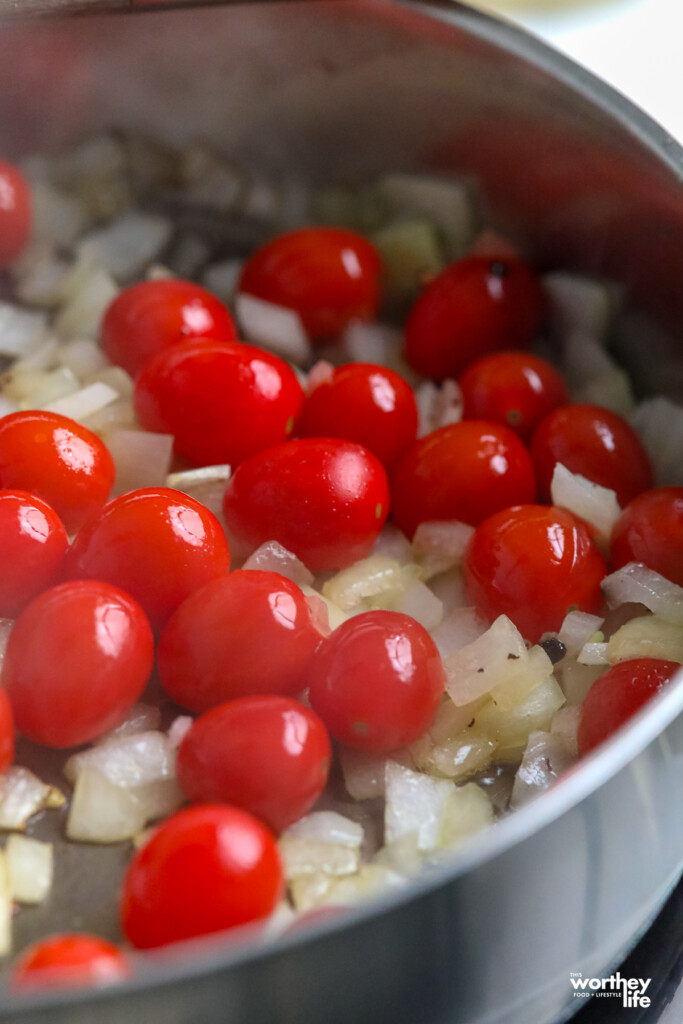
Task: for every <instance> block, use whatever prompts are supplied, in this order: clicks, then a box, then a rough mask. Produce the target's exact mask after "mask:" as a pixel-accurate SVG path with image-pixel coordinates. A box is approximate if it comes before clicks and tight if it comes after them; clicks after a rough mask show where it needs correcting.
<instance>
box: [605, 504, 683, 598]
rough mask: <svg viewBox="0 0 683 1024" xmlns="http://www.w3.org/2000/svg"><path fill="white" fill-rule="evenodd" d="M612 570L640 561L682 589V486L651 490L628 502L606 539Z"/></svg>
mask: <svg viewBox="0 0 683 1024" xmlns="http://www.w3.org/2000/svg"><path fill="white" fill-rule="evenodd" d="M610 554H611V557H612V567H613V568H614V569H619V568H621V566H622V565H626V563H627V562H642V563H643V565H646V566H647V567H648V569H654V571H655V572H658V573H661V575H662V576H665V577H666V578H667V579H668V580H671V581H672V582H673V583H677V584H678V586H679V587H683V487H655V488H653V489H652V490H651V491H643V492H642V494H639V495H638V497H637V498H634V499H633V501H631V502H629V503H628V505H627V506H626V508H625V509H624V511H623V512H622V513H621V515H620V517H619V519H618V520H617V521H616V523H615V524H614V529H613V530H612V536H611V538H610Z"/></svg>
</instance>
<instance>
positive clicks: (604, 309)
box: [542, 271, 619, 339]
mask: <svg viewBox="0 0 683 1024" xmlns="http://www.w3.org/2000/svg"><path fill="white" fill-rule="evenodd" d="M542 283H543V289H544V291H545V293H546V295H547V297H548V300H549V302H548V312H549V321H550V325H551V329H552V330H553V333H554V334H555V335H556V337H558V338H561V339H567V338H569V337H570V336H571V335H572V334H574V333H578V334H583V335H587V336H588V337H590V338H596V339H599V338H604V337H605V335H606V334H607V329H608V327H609V325H610V323H611V321H612V319H613V316H614V311H615V309H616V308H617V306H618V302H619V291H618V289H617V288H616V287H615V285H613V284H609V283H606V282H605V281H603V280H601V281H598V280H596V279H594V278H589V277H580V276H579V275H578V274H572V273H567V272H566V271H554V272H553V273H550V274H546V275H545V277H544V278H543V282H542Z"/></svg>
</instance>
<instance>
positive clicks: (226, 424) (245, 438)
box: [134, 342, 304, 466]
mask: <svg viewBox="0 0 683 1024" xmlns="http://www.w3.org/2000/svg"><path fill="white" fill-rule="evenodd" d="M303 401H304V394H303V391H302V388H301V385H300V384H299V381H298V380H297V378H296V374H295V373H294V371H293V370H292V369H291V368H290V367H289V366H288V365H287V363H285V362H284V360H282V359H279V358H278V357H277V356H274V355H271V354H270V353H269V352H265V351H263V349H259V348H255V347H254V346H253V345H242V344H240V343H239V342H238V343H235V344H227V345H221V344H217V343H210V342H206V343H205V344H203V345H201V346H200V345H196V344H193V343H191V342H190V343H187V342H185V343H184V344H179V345H175V346H174V347H173V348H171V349H167V350H165V351H163V352H160V353H159V354H158V355H156V356H153V357H152V358H151V359H149V360H148V361H147V362H146V363H145V364H144V366H143V367H142V369H141V370H140V372H139V374H138V376H137V378H136V381H135V392H134V405H135V411H136V413H137V415H138V418H139V420H140V422H141V424H142V426H143V427H144V428H145V429H146V430H151V431H154V432H156V433H165V434H173V435H174V437H175V452H176V454H177V455H180V456H181V457H182V458H184V459H187V460H188V462H191V463H192V464H193V465H197V466H208V465H220V464H224V463H228V464H229V465H231V466H236V465H237V464H238V463H240V462H242V461H243V460H244V459H246V458H249V456H250V455H255V454H256V453H257V452H260V451H262V450H263V449H264V448H270V447H272V446H273V445H275V444H279V443H280V442H282V441H286V440H287V438H288V437H289V436H290V435H291V433H292V431H293V429H294V425H295V422H296V419H297V417H298V415H299V413H300V411H301V406H302V405H303Z"/></svg>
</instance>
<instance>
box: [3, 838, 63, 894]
mask: <svg viewBox="0 0 683 1024" xmlns="http://www.w3.org/2000/svg"><path fill="white" fill-rule="evenodd" d="M5 856H6V858H7V868H8V870H9V885H10V891H11V893H12V899H14V900H17V901H18V902H19V903H42V902H43V900H44V899H45V897H46V896H47V895H48V893H49V891H50V888H51V886H52V875H53V847H52V843H42V842H40V841H39V840H38V839H29V838H28V837H27V836H20V835H16V834H15V835H11V836H10V837H9V839H8V840H7V846H6V847H5Z"/></svg>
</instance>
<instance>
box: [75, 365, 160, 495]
mask: <svg viewBox="0 0 683 1024" xmlns="http://www.w3.org/2000/svg"><path fill="white" fill-rule="evenodd" d="M91 386H92V387H106V384H102V385H97V384H93V385H91ZM102 440H103V441H104V443H105V444H106V446H107V448H108V449H109V454H110V455H111V457H112V458H113V460H114V465H115V466H116V480H115V481H114V489H113V491H112V495H113V496H116V495H117V494H125V493H126V492H127V491H135V490H137V489H138V488H139V487H161V486H162V485H163V484H164V483H165V482H166V477H167V476H168V471H169V469H170V466H171V459H172V457H173V435H172V434H152V433H150V432H149V431H147V430H111V431H107V432H106V433H105V434H104V435H103V437H102Z"/></svg>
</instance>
